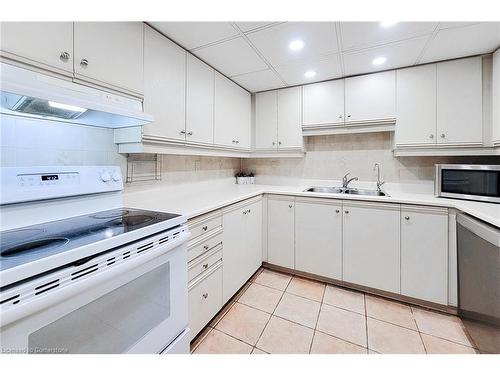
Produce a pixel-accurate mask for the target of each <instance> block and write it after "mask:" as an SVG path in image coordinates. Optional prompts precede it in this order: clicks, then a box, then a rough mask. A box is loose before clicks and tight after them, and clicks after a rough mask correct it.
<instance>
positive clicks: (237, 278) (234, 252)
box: [222, 208, 247, 303]
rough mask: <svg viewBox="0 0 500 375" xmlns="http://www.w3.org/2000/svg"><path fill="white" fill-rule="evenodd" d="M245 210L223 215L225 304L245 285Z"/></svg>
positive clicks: (240, 209)
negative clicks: (243, 259)
mask: <svg viewBox="0 0 500 375" xmlns="http://www.w3.org/2000/svg"><path fill="white" fill-rule="evenodd" d="M243 212H245V208H238V209H235V210H234V211H230V212H227V213H224V214H223V215H222V226H223V228H224V231H223V239H222V246H223V247H222V260H223V288H222V289H223V293H222V294H223V303H226V302H227V301H228V300H229V299H230V298H231V297H232V296H233V295H234V294H235V293H236V292H237V291H238V289H240V288H241V286H242V285H243V284H244V283H245V281H246V280H245V276H244V274H245V268H246V267H247V265H246V264H245V262H244V261H242V258H243V257H244V254H245V250H246V245H245V241H246V239H245V238H244V234H245V229H244V215H245V214H244V213H243Z"/></svg>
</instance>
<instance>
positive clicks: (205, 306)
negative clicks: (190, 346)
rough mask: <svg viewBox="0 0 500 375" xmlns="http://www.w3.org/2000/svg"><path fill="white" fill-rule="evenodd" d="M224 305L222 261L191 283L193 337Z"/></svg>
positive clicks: (190, 303) (190, 317)
mask: <svg viewBox="0 0 500 375" xmlns="http://www.w3.org/2000/svg"><path fill="white" fill-rule="evenodd" d="M221 307H222V263H219V264H217V265H215V266H213V268H212V269H211V270H209V271H208V273H207V275H206V276H203V277H200V278H198V279H195V280H194V281H193V282H192V283H191V284H190V285H189V328H190V329H191V332H190V333H191V339H193V338H194V337H195V336H196V335H197V334H198V333H199V332H200V331H201V330H202V329H203V327H205V326H206V325H207V323H208V322H210V320H211V319H212V318H213V317H214V316H215V314H217V312H218V311H219V310H220V309H221Z"/></svg>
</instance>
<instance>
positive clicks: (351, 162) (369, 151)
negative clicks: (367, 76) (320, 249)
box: [242, 132, 500, 183]
mask: <svg viewBox="0 0 500 375" xmlns="http://www.w3.org/2000/svg"><path fill="white" fill-rule="evenodd" d="M392 134H393V133H391V132H380V133H364V134H342V135H328V136H315V137H305V138H304V148H305V150H306V155H305V157H304V158H297V159H295V158H294V159H250V160H245V159H244V160H243V162H242V167H243V169H244V170H245V171H253V172H255V173H256V175H257V181H258V180H259V177H260V179H261V181H262V180H263V179H264V178H265V180H266V181H272V180H274V179H275V178H276V177H278V178H286V179H289V180H290V181H289V182H292V183H293V180H297V179H302V178H303V179H325V180H326V179H328V180H331V179H333V180H340V179H341V178H342V176H343V175H344V174H345V173H347V172H350V173H351V175H352V176H357V177H359V179H360V180H361V181H375V180H376V172H374V170H373V166H374V164H375V163H380V165H381V173H382V179H383V180H385V181H387V182H409V183H415V182H425V181H429V180H433V179H434V164H436V163H471V164H474V163H483V164H500V158H498V157H398V158H395V157H394V156H393V154H392Z"/></svg>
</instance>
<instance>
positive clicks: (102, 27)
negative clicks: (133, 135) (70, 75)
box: [74, 22, 143, 94]
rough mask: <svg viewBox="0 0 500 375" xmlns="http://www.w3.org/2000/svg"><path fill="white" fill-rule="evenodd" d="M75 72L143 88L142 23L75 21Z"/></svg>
mask: <svg viewBox="0 0 500 375" xmlns="http://www.w3.org/2000/svg"><path fill="white" fill-rule="evenodd" d="M74 33H75V38H74V46H75V64H74V68H75V75H77V76H81V77H85V78H88V79H91V80H94V81H96V83H104V84H107V85H110V86H112V87H116V88H122V89H125V90H128V91H131V92H134V93H137V94H142V92H143V23H142V22H75V27H74Z"/></svg>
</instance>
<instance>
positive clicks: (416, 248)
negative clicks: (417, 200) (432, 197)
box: [401, 206, 448, 305]
mask: <svg viewBox="0 0 500 375" xmlns="http://www.w3.org/2000/svg"><path fill="white" fill-rule="evenodd" d="M401 294H403V295H405V296H408V297H414V298H419V299H422V300H426V301H431V302H435V303H439V304H442V305H446V304H447V303H448V210H447V209H446V208H438V207H418V206H402V207H401Z"/></svg>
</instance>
